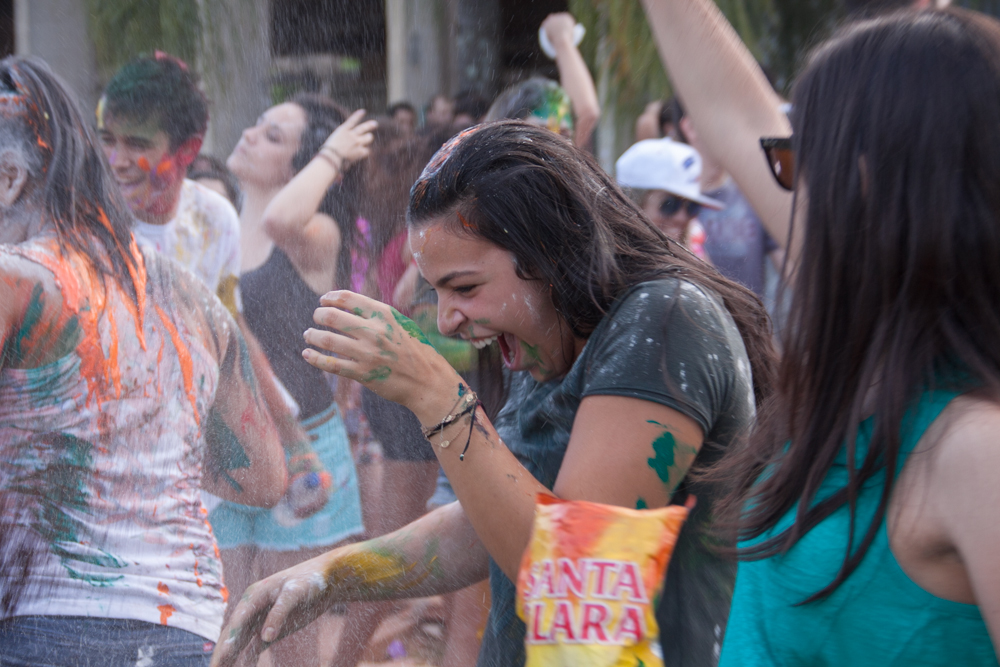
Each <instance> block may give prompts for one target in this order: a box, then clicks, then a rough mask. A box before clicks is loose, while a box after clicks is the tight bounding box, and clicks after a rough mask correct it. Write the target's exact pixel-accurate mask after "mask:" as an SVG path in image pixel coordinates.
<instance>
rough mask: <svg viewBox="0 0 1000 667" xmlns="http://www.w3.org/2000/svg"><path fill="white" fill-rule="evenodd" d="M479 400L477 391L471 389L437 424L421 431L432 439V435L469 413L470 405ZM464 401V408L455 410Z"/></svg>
mask: <svg viewBox="0 0 1000 667" xmlns="http://www.w3.org/2000/svg"><path fill="white" fill-rule="evenodd" d="M478 400H479V397H478V396H476V392H474V391H470V392H469V393H467V394H465V396H463V397H462V398H460V399H458V402H457V403H455V405H454V406H452V408H451V410H449V411H448V414H447V415H446V416H445V418H444V419H442V420H441V421H440V422H438V424H437V426H431V427H428V428H422V429H421V431H423V434H424V437H425V438H427V439H428V440H430V438H431V436H433V435H437V434H438V433H440V432H441V431H443V430H445V429H446V428H448V426H449V425H450V424H453V423H455V422H456V421H458V420H459V419H461V418H462V417H464V416H465V415H467V414H469V412H471V410H470V407H471V406H473V405H475V404H476V402H477V401H478ZM463 403H464V404H465V405H464V406H462V409H461V410H459V411H458V412H455V410H456V409H458V407H459V406H460V405H462V404H463ZM441 446H442V447H447V446H448V445H441Z"/></svg>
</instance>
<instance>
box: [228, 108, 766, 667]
mask: <svg viewBox="0 0 1000 667" xmlns="http://www.w3.org/2000/svg"><path fill="white" fill-rule="evenodd" d="M409 230H410V245H411V247H412V248H413V251H414V255H415V256H416V258H417V263H418V264H419V266H420V270H421V273H422V274H423V275H424V277H425V278H426V279H427V280H428V281H429V282H430V283H431V284H432V285H433V286H434V287H435V288H436V289H437V292H438V326H439V329H440V330H441V332H442V333H445V334H450V335H455V336H460V337H461V338H463V339H466V340H469V341H472V342H473V343H474V344H476V345H483V344H486V343H489V342H491V341H497V343H498V344H499V346H500V349H501V351H502V353H503V358H504V363H505V364H506V365H507V367H508V368H509V369H510V371H511V383H510V392H509V397H508V400H507V403H506V406H505V407H504V408H503V409H502V410H501V412H500V414H499V415H498V417H497V419H496V421H495V424H494V423H491V422H490V420H489V419H487V417H486V416H485V414H484V413H483V411H482V409H481V408H479V407H478V401H477V399H476V396H475V394H474V393H472V392H470V390H469V389H468V388H467V387H466V386H465V384H464V383H463V381H462V379H461V377H460V376H459V375H458V373H457V372H455V371H454V370H453V369H452V368H451V366H450V365H449V364H448V362H447V361H446V360H445V359H444V358H443V357H442V356H441V355H439V354H438V353H437V352H435V351H434V349H433V348H432V347H431V346H430V345H429V344H427V342H426V339H425V338H423V336H422V335H421V334H420V333H419V330H418V329H417V328H416V327H415V325H414V324H413V323H412V322H411V321H409V320H407V319H406V318H404V317H403V316H401V315H399V314H398V313H397V312H395V311H393V310H392V309H391V308H389V307H388V306H385V305H383V304H380V303H378V302H376V301H373V300H371V299H367V298H365V297H362V296H360V295H357V294H352V293H350V292H343V291H339V292H331V293H330V294H328V295H326V296H325V297H323V305H324V307H323V308H320V309H319V310H318V311H317V312H316V322H317V323H318V324H321V325H323V326H325V327H329V328H330V329H334V330H336V331H338V332H339V333H332V332H329V331H321V330H319V329H310V330H309V331H307V332H306V334H305V339H306V343H307V344H309V345H311V346H314V347H318V348H320V349H323V350H326V351H328V352H331V353H333V355H332V356H331V355H327V354H322V353H320V352H317V351H315V350H313V349H308V350H306V351H305V352H304V353H303V354H304V356H305V358H306V359H307V360H308V361H309V362H310V363H312V364H314V365H316V366H317V367H319V368H323V369H325V370H328V371H330V372H334V373H337V374H339V375H341V376H344V377H350V378H354V379H357V380H358V381H360V382H362V383H364V384H365V385H366V386H367V387H369V388H370V389H372V390H373V391H375V392H377V393H378V394H379V395H381V396H383V397H385V398H388V399H390V400H394V401H397V402H399V403H401V404H403V405H405V406H406V407H408V408H409V409H410V410H412V411H413V412H414V413H415V414H416V415H417V417H418V418H419V419H420V422H421V425H422V426H423V428H424V432H425V435H427V436H429V439H430V441H431V444H432V446H433V448H434V451H435V453H436V455H437V457H438V460H439V461H440V462H441V464H442V466H443V467H444V470H445V472H446V473H447V475H448V478H449V480H450V481H451V483H452V486H453V487H454V489H455V493H456V494H457V496H458V499H459V501H460V502H459V503H453V504H451V505H447V506H445V507H442V508H440V509H438V510H436V511H434V512H431V513H430V514H428V515H427V516H425V517H423V518H422V519H420V520H418V521H416V522H414V523H412V524H410V525H409V526H407V527H404V528H402V529H401V530H399V531H396V532H395V533H391V534H389V535H387V536H384V537H381V538H377V539H375V540H371V541H369V542H364V543H361V544H357V545H351V546H348V547H345V548H342V549H338V550H335V551H332V552H330V553H327V554H324V555H323V556H320V557H319V558H315V559H313V560H311V561H308V562H306V563H303V564H302V565H301V566H299V567H296V568H293V569H291V570H287V571H285V572H281V573H279V574H277V575H275V576H273V577H270V578H268V579H267V580H265V581H263V582H261V583H260V584H258V585H256V586H254V587H252V588H251V589H250V590H249V591H248V594H247V596H246V598H245V599H244V601H243V602H242V603H241V604H240V606H239V607H238V608H237V610H236V612H235V613H234V615H233V617H232V620H231V622H230V625H229V628H230V629H229V631H228V635H227V642H225V643H224V644H223V645H221V646H220V647H219V649H218V651H217V653H216V655H215V664H218V665H224V664H232V662H233V660H234V659H235V657H236V655H237V654H238V653H239V652H240V651H241V650H243V649H244V648H245V647H247V646H248V645H249V650H250V651H251V652H257V651H260V650H261V649H262V648H263V647H264V646H266V644H265V642H272V641H276V640H277V639H278V638H280V637H282V636H284V635H286V634H288V633H290V632H293V631H295V630H296V629H298V628H301V627H303V626H305V625H307V624H308V623H309V622H311V621H312V620H313V619H314V618H316V617H317V616H318V615H319V614H321V613H323V611H324V610H325V609H326V608H328V607H329V605H331V604H333V603H335V602H338V601H348V600H359V599H386V598H394V597H404V596H420V595H428V594H438V593H442V592H446V591H450V590H457V589H459V588H463V587H465V586H468V585H470V584H472V583H474V582H477V581H480V580H481V579H483V578H484V577H486V576H487V575H488V576H489V577H490V580H491V587H492V591H493V607H492V610H491V615H490V620H489V623H488V625H487V629H486V633H485V636H484V637H483V646H482V650H481V652H480V657H479V664H480V665H517V664H523V661H524V633H525V627H524V624H523V623H521V622H520V621H519V620H518V619H517V617H516V616H515V611H514V584H513V583H512V581H513V580H514V578H515V577H516V573H517V570H518V566H519V563H520V559H521V555H522V553H523V552H524V549H525V547H526V546H527V544H528V541H529V537H530V533H531V525H532V520H533V515H534V508H535V499H536V497H537V496H538V494H555V495H557V496H559V497H563V498H569V499H585V500H591V501H596V502H603V503H609V504H614V505H619V506H624V507H661V506H663V505H665V504H667V503H670V502H684V501H685V500H687V498H688V496H689V495H691V494H693V495H696V496H697V498H698V505H697V508H696V510H695V512H694V513H693V515H692V518H691V520H690V521H689V522H688V524H687V525H686V526H685V529H684V532H683V533H682V534H681V536H680V538H679V540H678V544H677V550H676V551H675V555H674V558H673V560H672V561H671V564H670V569H669V572H668V575H667V579H666V589H665V591H664V594H663V599H662V604H661V609H660V611H661V612H662V613H661V615H660V618H661V621H662V625H661V632H662V637H663V638H664V642H665V643H666V644H667V645H668V647H669V651H670V652H671V654H680V656H681V659H684V660H685V663H684V664H688V665H691V664H710V662H711V661H714V659H715V658H714V651H715V650H716V649H717V648H718V647H717V645H716V642H717V637H716V632H717V627H721V625H722V624H724V622H725V618H726V615H727V613H728V606H729V605H728V601H729V594H730V591H731V587H732V582H733V579H732V576H733V572H732V567H731V566H730V564H728V563H725V562H723V561H721V560H720V559H719V558H718V557H716V556H715V555H713V554H712V553H711V551H710V550H709V549H708V547H707V545H706V542H705V535H704V534H703V533H702V529H703V528H704V526H705V522H706V520H707V518H708V517H709V516H710V515H711V512H712V507H713V495H714V489H712V488H711V487H707V486H703V485H698V484H697V483H696V482H693V481H692V480H691V479H690V478H689V477H688V472H689V470H690V469H691V468H692V466H694V467H695V468H698V467H701V466H703V465H705V464H707V463H709V462H711V461H714V460H715V459H716V458H717V457H718V455H719V453H720V452H721V451H724V450H725V449H726V447H728V446H730V445H731V444H733V443H735V442H737V441H738V440H739V438H740V437H742V436H743V435H745V433H746V431H747V430H748V429H749V427H750V423H751V421H752V419H753V415H754V403H755V402H754V389H755V388H756V389H757V391H758V392H759V394H760V395H761V396H763V395H766V393H767V388H768V386H769V383H770V377H771V363H772V349H771V343H770V341H771V338H770V330H769V327H768V320H767V316H766V314H765V313H764V310H763V307H762V306H761V304H760V302H759V301H758V300H757V299H756V298H755V297H754V296H753V295H752V294H751V293H750V292H749V291H747V290H746V289H744V288H742V287H740V286H738V285H736V284H735V283H731V282H729V281H727V280H726V279H724V278H722V277H721V276H720V275H719V274H718V273H717V272H715V270H714V269H712V268H711V267H710V266H708V265H706V264H704V263H703V262H701V261H699V260H697V259H696V258H694V256H693V255H691V254H690V253H689V252H687V251H686V250H684V249H683V248H682V247H681V246H679V245H678V244H677V243H676V242H674V241H671V240H670V239H668V238H667V237H666V236H664V235H663V234H662V232H660V231H659V230H657V229H656V228H655V227H653V225H652V224H651V223H650V222H649V221H648V220H647V219H646V218H645V216H644V215H643V214H642V213H641V211H640V210H639V209H638V208H637V207H636V206H635V205H634V204H633V203H631V201H630V200H629V199H628V198H627V197H626V196H625V195H624V194H623V193H622V192H621V190H619V189H618V187H617V186H616V185H615V183H614V181H612V180H611V178H610V177H608V175H607V174H605V173H604V171H603V170H602V169H601V168H600V166H598V164H597V163H596V161H595V160H594V159H593V158H592V157H590V156H589V155H588V154H586V153H585V152H584V151H582V150H580V149H579V148H576V147H574V146H573V145H572V144H571V143H570V142H568V141H566V140H565V139H564V138H562V137H560V136H559V135H557V134H555V133H553V132H550V131H549V130H547V129H544V128H540V127H538V126H536V125H532V124H529V123H524V122H521V121H501V122H497V123H488V124H485V125H480V126H477V127H475V128H472V129H470V130H468V131H466V132H463V133H462V134H460V135H458V136H457V137H455V138H454V139H452V140H451V141H450V142H449V143H448V144H446V145H445V146H444V147H443V148H442V149H441V150H440V151H439V152H438V153H437V154H436V155H435V157H434V158H433V159H432V160H431V162H430V164H429V165H428V166H427V168H426V169H425V171H424V174H423V175H422V176H421V178H420V180H419V181H417V183H416V185H415V186H414V188H413V190H412V192H411V197H410V208H409ZM665 648H666V647H665Z"/></svg>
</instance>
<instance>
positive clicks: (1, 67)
mask: <svg viewBox="0 0 1000 667" xmlns="http://www.w3.org/2000/svg"><path fill="white" fill-rule="evenodd" d="M0 97H6V98H8V99H9V100H10V102H8V104H5V105H4V106H5V107H6V108H7V110H8V111H10V110H13V109H14V108H15V107H17V108H21V109H22V111H21V112H20V113H18V114H10V115H8V114H5V116H6V118H4V119H3V120H0V123H2V124H4V125H7V129H9V130H11V131H12V132H15V133H18V134H20V135H22V140H23V143H24V144H25V146H24V148H25V151H26V152H27V153H28V154H29V155H32V156H37V158H38V160H37V161H38V169H37V173H34V172H35V171H36V170H34V169H33V170H32V171H33V173H32V174H31V179H32V180H33V181H34V182H35V183H41V185H42V193H41V199H42V201H43V202H44V206H45V209H46V212H47V214H48V218H49V222H50V223H51V224H52V225H53V226H54V227H55V230H56V233H57V234H58V236H59V241H60V243H61V244H63V245H65V246H69V247H71V248H73V249H74V250H76V251H77V252H79V253H80V254H81V255H82V256H84V257H87V258H88V259H89V260H90V261H91V263H92V265H93V266H94V269H95V270H96V271H97V272H98V275H100V276H101V277H102V279H103V278H104V277H108V276H110V277H112V278H113V279H114V280H115V281H116V282H117V283H118V284H119V285H120V286H121V288H122V290H124V292H125V293H126V294H127V295H129V296H130V297H131V298H132V299H133V300H136V299H137V297H138V294H137V292H136V290H137V289H138V288H137V285H138V284H139V281H138V280H137V276H138V271H139V266H138V264H139V262H141V259H140V257H139V255H138V252H137V251H136V250H135V245H134V242H133V240H132V232H131V227H132V216H131V214H130V213H129V209H128V206H127V205H126V204H125V201H124V199H122V197H121V194H120V193H119V190H118V186H117V184H116V183H115V182H114V179H113V178H112V177H111V172H110V168H109V167H108V166H107V163H106V160H105V159H104V154H103V153H102V152H101V149H100V145H99V144H98V141H97V137H96V136H95V134H94V130H93V129H92V127H91V123H89V122H86V121H85V120H84V118H85V117H84V115H83V113H82V112H81V111H80V107H79V105H78V103H77V101H76V98H75V97H74V96H73V94H72V93H71V92H70V91H69V89H68V88H67V87H66V85H65V84H64V83H63V82H62V81H61V80H60V79H59V77H57V76H56V75H55V74H53V72H52V70H50V69H49V67H48V66H47V65H46V64H45V63H44V62H42V61H41V60H38V59H35V58H24V57H16V56H15V57H10V58H6V59H4V60H3V61H2V62H0Z"/></svg>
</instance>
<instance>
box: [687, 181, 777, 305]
mask: <svg viewBox="0 0 1000 667" xmlns="http://www.w3.org/2000/svg"><path fill="white" fill-rule="evenodd" d="M705 195H706V196H708V197H712V198H713V199H718V200H719V201H721V202H722V203H724V204H725V205H726V207H725V208H724V209H722V210H721V211H712V210H710V209H707V208H703V209H702V210H701V212H700V213H699V214H698V222H700V223H701V225H702V227H704V228H705V252H706V253H708V257H709V259H710V260H712V264H714V265H715V267H716V268H717V269H719V272H720V273H721V274H722V275H724V276H725V277H727V278H729V279H730V280H735V281H736V282H738V283H740V284H742V285H743V286H745V287H747V288H749V289H750V290H751V291H753V292H754V293H755V294H756V295H757V296H759V297H761V298H763V297H764V288H765V283H766V280H765V268H764V262H765V261H766V260H767V255H768V254H769V253H771V252H773V251H775V250H777V249H778V244H777V243H775V242H774V239H772V238H771V237H770V236H769V235H768V233H767V232H766V231H764V227H763V225H761V223H760V218H758V217H757V214H756V213H755V212H754V210H753V208H751V207H750V202H748V201H747V200H746V197H744V196H743V193H742V192H740V189H739V188H738V187H736V183H734V182H733V179H731V178H729V179H727V180H726V183H725V184H724V185H723V186H722V187H720V188H719V189H718V190H712V191H711V192H706V193H705Z"/></svg>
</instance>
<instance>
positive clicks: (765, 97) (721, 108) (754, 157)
mask: <svg viewBox="0 0 1000 667" xmlns="http://www.w3.org/2000/svg"><path fill="white" fill-rule="evenodd" d="M643 5H644V6H645V8H646V15H647V17H648V18H649V24H650V28H651V29H652V31H653V36H654V37H655V39H656V45H657V48H658V49H659V51H660V57H661V58H662V59H663V65H664V67H665V68H666V70H667V73H668V74H669V75H670V79H671V81H672V82H673V84H674V89H675V91H676V92H677V94H678V95H679V96H680V98H681V99H682V100H684V104H685V106H686V108H687V111H688V114H689V115H690V116H691V117H692V118H697V123H698V131H699V133H700V134H701V135H702V136H703V139H704V142H705V144H706V145H707V146H708V148H709V150H710V151H711V153H712V154H713V155H716V156H718V159H719V160H720V161H722V163H723V165H724V167H725V169H726V171H728V172H729V173H730V174H731V175H732V177H733V179H735V181H736V183H737V184H738V185H739V186H740V189H741V190H742V191H743V193H744V194H745V195H746V197H747V199H749V200H750V203H751V205H753V208H754V210H755V211H756V212H757V214H758V215H759V216H760V219H761V222H763V224H764V228H765V229H767V231H768V233H769V234H770V235H771V237H772V238H773V239H775V241H777V242H778V243H779V244H781V246H782V247H783V248H784V247H786V246H787V244H788V237H789V234H788V233H789V226H790V222H791V210H792V196H791V193H789V192H786V191H785V190H782V189H781V188H780V187H779V186H778V185H777V184H776V183H775V181H774V178H773V177H772V176H771V173H770V171H769V169H768V166H767V162H766V160H765V158H764V154H763V151H762V150H761V147H760V143H759V142H760V138H761V137H787V136H790V135H791V133H792V127H791V124H790V123H789V122H788V119H787V117H786V116H785V114H784V113H783V112H782V111H781V108H780V107H781V105H782V100H781V98H780V97H778V95H777V93H775V92H774V90H773V89H772V88H771V85H770V84H769V83H768V81H767V78H766V77H765V76H764V73H763V72H762V71H761V69H760V67H759V66H758V65H757V62H756V61H755V60H754V58H753V55H751V53H750V51H748V50H747V48H746V46H745V45H744V44H743V42H742V41H741V40H740V38H739V35H737V34H736V31H735V30H733V28H732V26H730V25H729V23H728V22H727V21H726V18H725V17H724V16H723V15H722V12H720V11H719V9H718V8H717V7H716V6H715V3H713V2H711V0H643ZM797 243H798V239H797V237H796V238H795V239H793V246H794V245H795V244H797ZM795 254H796V253H795V252H792V253H791V256H790V257H789V259H790V260H791V261H792V262H793V264H794V260H795V256H794V255H795Z"/></svg>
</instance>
